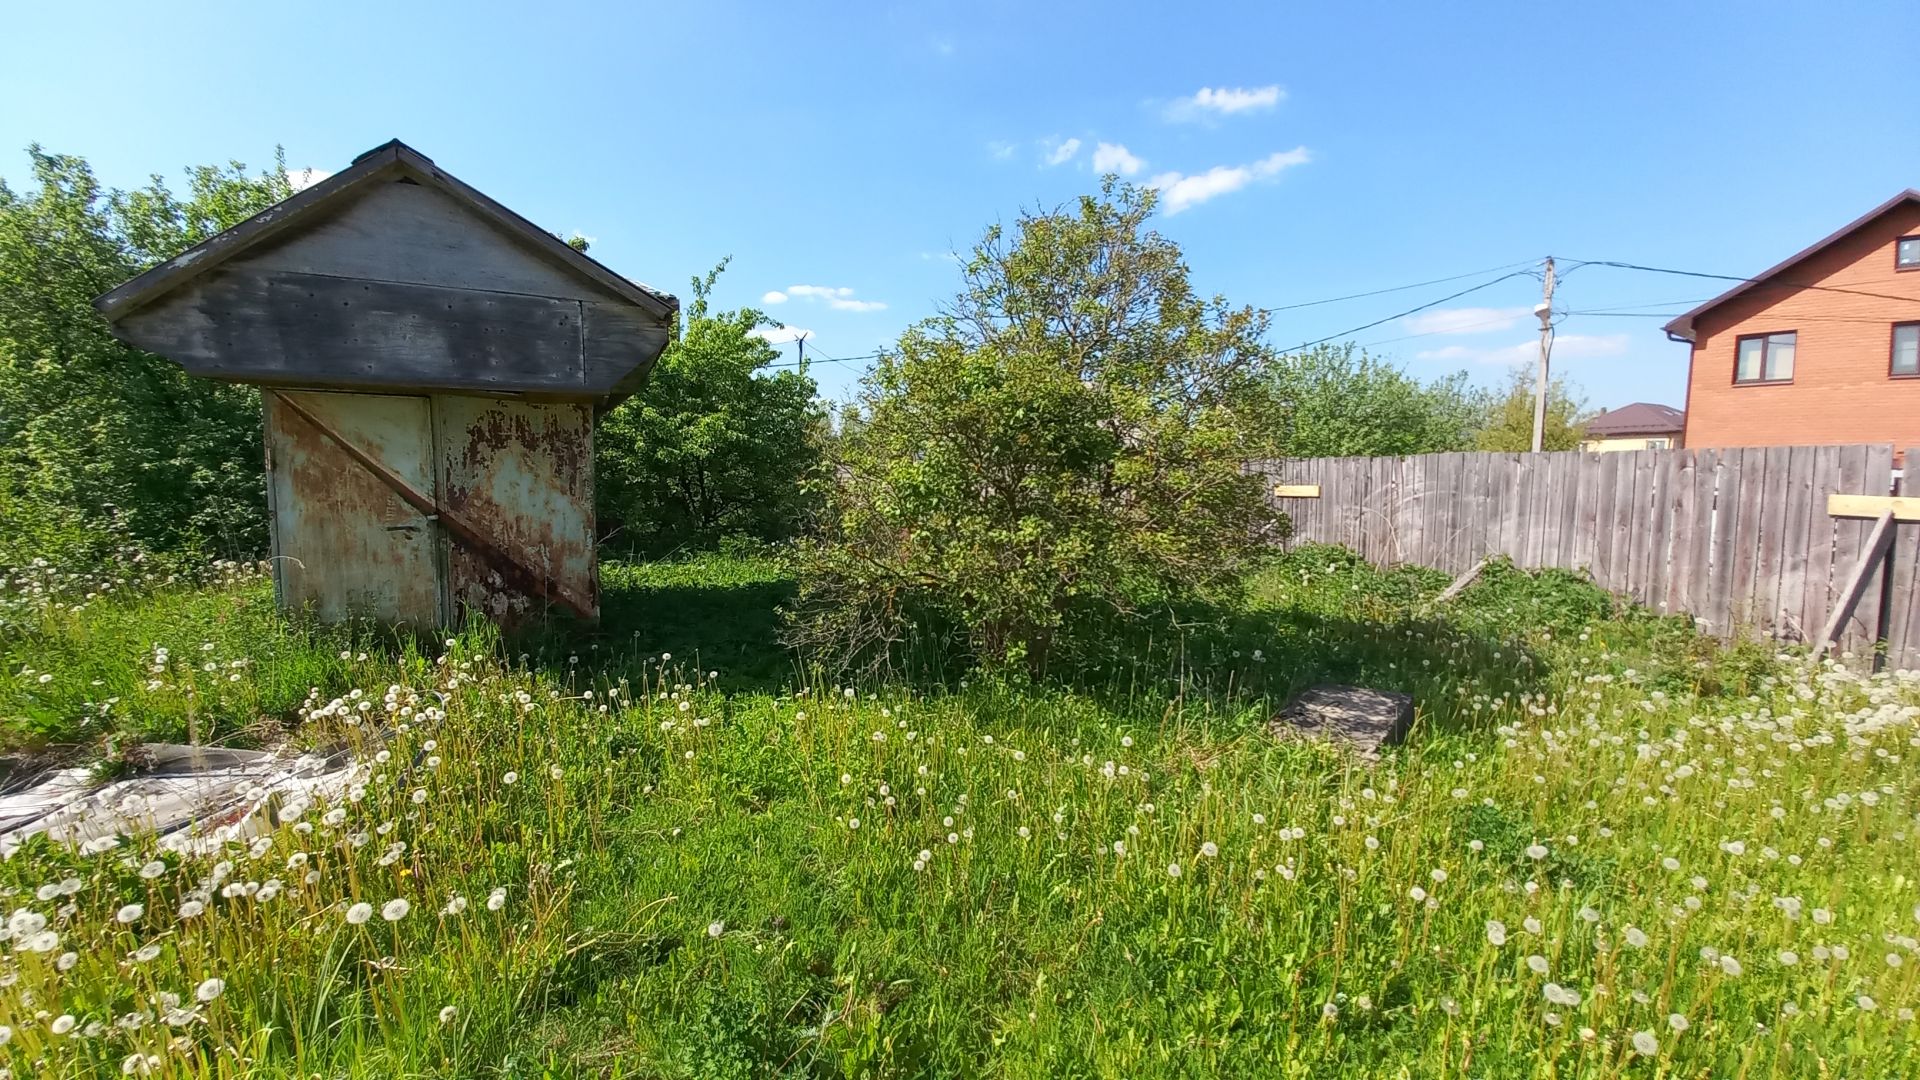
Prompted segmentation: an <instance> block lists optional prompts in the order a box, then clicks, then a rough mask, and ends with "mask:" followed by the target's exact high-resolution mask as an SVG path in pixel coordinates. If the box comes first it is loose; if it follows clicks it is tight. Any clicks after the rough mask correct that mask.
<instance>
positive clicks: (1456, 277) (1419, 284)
mask: <svg viewBox="0 0 1920 1080" xmlns="http://www.w3.org/2000/svg"><path fill="white" fill-rule="evenodd" d="M1539 261H1540V260H1538V259H1523V260H1521V261H1520V262H1510V263H1505V264H1502V265H1500V266H1490V267H1488V268H1487V269H1485V270H1471V271H1468V272H1467V273H1464V274H1453V275H1450V276H1448V277H1443V278H1434V279H1432V280H1431V281H1416V282H1414V283H1413V284H1411V285H1395V286H1393V287H1392V288H1390V289H1374V290H1372V291H1370V292H1358V293H1349V294H1347V295H1346V296H1330V297H1328V298H1327V299H1325V300H1303V301H1301V302H1300V303H1297V304H1280V305H1278V306H1276V307H1264V308H1257V309H1255V310H1257V311H1259V312H1260V314H1262V315H1271V314H1273V313H1274V312H1276V311H1296V310H1298V309H1300V308H1309V307H1319V306H1320V305H1322V304H1338V303H1341V302H1343V301H1346V300H1360V299H1363V298H1365V297H1369V296H1384V295H1386V294H1387V293H1396V292H1406V291H1407V290H1408V289H1420V288H1425V287H1426V286H1428V285H1444V284H1446V283H1447V282H1449V281H1463V280H1465V279H1467V278H1470V277H1479V276H1480V275H1482V274H1495V273H1499V272H1500V271H1502V270H1511V269H1513V268H1514V267H1516V266H1532V265H1533V264H1534V263H1537V262H1539ZM1509 276H1511V275H1509Z"/></svg>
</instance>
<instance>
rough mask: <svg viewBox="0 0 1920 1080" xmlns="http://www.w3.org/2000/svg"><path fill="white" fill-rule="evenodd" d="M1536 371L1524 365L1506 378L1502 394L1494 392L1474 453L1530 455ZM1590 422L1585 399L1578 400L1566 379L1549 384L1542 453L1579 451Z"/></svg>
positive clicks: (1474, 441)
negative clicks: (1525, 453)
mask: <svg viewBox="0 0 1920 1080" xmlns="http://www.w3.org/2000/svg"><path fill="white" fill-rule="evenodd" d="M1533 385H1534V373H1533V369H1532V368H1529V367H1527V366H1525V365H1521V366H1519V367H1516V368H1514V369H1513V371H1512V373H1510V374H1509V375H1508V376H1507V385H1506V388H1505V389H1503V390H1498V391H1495V392H1494V394H1493V396H1492V400H1491V401H1490V402H1489V404H1488V408H1487V414H1486V420H1485V422H1483V423H1482V425H1481V427H1480V430H1479V431H1477V432H1475V433H1474V436H1473V448H1474V449H1475V450H1504V451H1527V450H1532V449H1533ZM1587 419H1588V415H1587V409H1586V399H1585V398H1582V397H1578V396H1576V392H1575V391H1574V390H1572V389H1570V388H1569V387H1568V385H1567V382H1566V380H1565V379H1562V378H1560V377H1558V376H1556V377H1554V378H1553V379H1552V380H1551V381H1550V382H1549V383H1548V384H1547V424H1546V429H1545V430H1544V431H1543V432H1542V433H1541V437H1540V446H1541V449H1543V450H1578V449H1579V448H1580V438H1581V436H1582V435H1583V434H1585V431H1586V422H1587Z"/></svg>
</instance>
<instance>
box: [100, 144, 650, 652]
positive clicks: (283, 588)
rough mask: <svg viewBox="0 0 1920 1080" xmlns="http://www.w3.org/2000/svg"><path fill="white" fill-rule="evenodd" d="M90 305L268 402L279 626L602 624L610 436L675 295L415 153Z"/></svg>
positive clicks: (364, 165)
mask: <svg viewBox="0 0 1920 1080" xmlns="http://www.w3.org/2000/svg"><path fill="white" fill-rule="evenodd" d="M94 304H95V307H96V308H98V309H99V311H100V312H101V314H102V315H104V316H105V317H106V318H107V319H108V320H109V321H110V322H111V323H112V325H113V331H114V333H115V334H116V335H118V336H119V337H120V338H122V339H123V340H125V341H127V342H129V343H131V344H133V345H136V346H138V347H140V348H142V349H146V350H149V351H151V352H155V353H159V354H160V355H162V356H165V357H168V358H169V359H171V360H173V361H175V362H177V363H178V364H180V365H181V366H182V367H183V368H185V369H186V370H187V371H188V372H189V373H191V374H194V375H201V376H205V377H207V378H214V379H225V380H229V381H232V382H243V383H253V384H258V385H259V386H260V387H261V388H262V396H263V399H264V407H265V428H266V460H267V493H268V494H267V501H268V510H269V513H270V517H271V522H272V526H271V527H272V537H273V563H272V565H273V567H274V583H275V588H276V591H277V594H278V596H279V598H280V602H281V603H282V604H283V605H285V606H290V607H302V606H306V605H312V606H313V607H315V608H316V609H317V610H318V611H319V613H320V614H321V615H322V616H324V617H328V618H341V617H346V616H359V615H366V616H372V617H374V618H378V619H381V620H384V621H388V622H393V623H404V624H412V625H416V626H430V625H436V624H438V625H450V624H453V623H455V622H457V621H458V620H459V619H460V618H461V617H462V612H463V611H464V610H477V611H481V612H485V613H486V614H488V615H490V616H492V617H494V618H496V619H502V620H505V621H514V620H516V619H519V618H522V617H524V616H526V615H528V614H530V613H534V612H538V611H543V610H548V609H555V608H557V609H560V610H565V611H568V612H571V613H572V614H574V615H575V616H577V617H580V618H589V619H590V618H593V617H595V616H596V615H597V614H598V611H599V575H598V571H597V568H596V564H595V557H594V539H595V538H594V522H593V421H594V417H595V415H596V414H597V413H598V412H599V411H602V410H604V409H606V408H609V407H611V406H612V405H614V404H616V403H618V402H619V401H621V400H622V399H624V398H626V397H627V396H629V395H631V394H632V393H634V392H635V391H636V390H638V389H639V388H640V386H641V385H642V384H643V383H644V382H645V380H646V376H647V372H648V371H649V370H650V369H651V368H652V366H653V363H654V361H655V360H656V359H658V358H659V356H660V352H661V350H662V349H663V348H665V346H666V343H667V338H668V334H669V331H670V327H671V326H672V324H673V321H674V318H675V312H676V310H677V309H678V307H679V302H678V301H676V300H675V299H674V298H673V297H672V296H669V295H667V294H665V293H661V292H657V291H655V290H653V289H650V288H647V287H646V286H644V285H639V284H636V283H635V282H632V281H629V280H627V279H626V278H624V277H621V276H620V275H619V274H616V273H614V272H613V271H611V270H609V269H607V268H606V267H604V266H602V265H600V263H598V262H596V261H595V260H593V259H591V258H588V257H587V256H586V255H585V254H583V253H581V252H578V251H575V250H574V249H573V248H571V247H569V246H568V245H567V244H565V243H563V242H561V241H560V240H559V239H557V238H555V237H554V236H552V235H550V234H548V233H547V232H545V231H544V230H542V229H540V228H538V227H536V226H534V225H533V224H532V223H531V222H529V221H527V220H526V219H525V218H522V217H521V216H519V215H518V214H515V213H514V212H513V211H511V210H509V209H507V208H506V207H504V206H501V205H500V204H499V203H497V202H494V201H493V200H492V199H490V198H488V197H487V196H485V195H483V194H481V193H480V192H478V191H476V190H474V189H473V188H470V187H468V186H467V185H466V184H463V183H461V182H460V181H459V180H457V179H455V178H454V177H453V176H451V175H449V174H448V173H447V172H445V171H444V170H442V169H440V168H439V167H438V166H436V165H435V164H434V163H433V161H432V160H431V159H429V158H427V157H425V156H423V155H421V154H420V153H419V152H417V151H415V150H413V149H412V148H410V147H408V146H406V145H405V144H403V143H401V142H399V141H398V140H395V141H393V142H389V143H386V144H385V145H382V146H379V147H376V148H374V149H372V150H369V151H368V152H366V153H365V154H362V155H360V156H359V157H358V158H355V159H354V162H353V165H352V166H351V167H350V168H348V169H346V170H345V171H343V172H340V173H338V174H336V175H334V176H331V177H328V178H327V179H325V180H322V181H321V182H319V183H317V184H315V185H314V186H312V187H310V188H308V189H306V190H304V191H301V192H299V193H297V194H295V195H294V196H292V197H291V198H289V199H287V200H286V201H284V202H282V203H280V204H278V205H276V206H274V207H272V208H271V209H268V210H265V211H263V212H261V213H260V214H257V215H255V216H254V217H252V218H249V219H248V220H246V221H244V222H242V223H240V224H239V225H236V226H234V227H233V228H231V229H229V230H227V231H226V232H223V233H221V234H220V235H218V236H215V237H213V238H211V239H209V240H207V241H206V242H205V243H203V244H200V245H199V246H198V247H195V248H193V249H192V250H190V251H187V252H186V253H184V254H182V255H180V256H178V257H177V258H174V259H172V260H170V261H168V262H166V263H162V264H161V265H159V266H156V267H154V268H153V269H152V270H149V271H147V272H146V273H144V274H141V275H140V276H139V277H136V278H134V279H133V280H131V281H129V282H127V283H126V284H124V285H122V286H120V287H119V288H117V289H114V290H113V291H112V292H109V293H107V294H106V295H104V296H102V297H100V298H99V299H98V300H96V301H95V302H94Z"/></svg>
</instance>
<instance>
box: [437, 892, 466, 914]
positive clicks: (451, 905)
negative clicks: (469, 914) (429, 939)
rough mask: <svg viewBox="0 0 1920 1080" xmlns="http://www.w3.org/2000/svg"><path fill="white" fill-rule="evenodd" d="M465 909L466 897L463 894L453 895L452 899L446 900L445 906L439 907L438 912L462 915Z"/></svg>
mask: <svg viewBox="0 0 1920 1080" xmlns="http://www.w3.org/2000/svg"><path fill="white" fill-rule="evenodd" d="M466 910H467V898H466V897H464V896H455V897H454V898H453V899H451V900H449V901H447V906H446V907H443V908H441V909H440V914H442V915H462V914H465V913H466Z"/></svg>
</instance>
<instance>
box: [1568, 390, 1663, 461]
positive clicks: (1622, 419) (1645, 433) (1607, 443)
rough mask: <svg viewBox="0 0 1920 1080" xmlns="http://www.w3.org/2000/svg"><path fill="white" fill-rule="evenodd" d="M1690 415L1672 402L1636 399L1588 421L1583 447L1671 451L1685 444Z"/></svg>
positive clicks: (1586, 448)
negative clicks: (1663, 403) (1661, 402)
mask: <svg viewBox="0 0 1920 1080" xmlns="http://www.w3.org/2000/svg"><path fill="white" fill-rule="evenodd" d="M1686 429H1687V414H1686V413H1683V412H1681V411H1680V410H1679V409H1676V408H1674V407H1673V406H1671V405H1655V404H1654V403H1653V402H1650V401H1636V402H1634V403H1633V404H1631V405H1622V406H1620V407H1619V408H1617V409H1614V410H1613V411H1611V412H1604V413H1601V414H1600V415H1599V416H1596V417H1594V418H1593V419H1592V420H1589V421H1587V425H1586V434H1585V436H1584V437H1583V438H1582V439H1581V442H1580V449H1582V450H1599V451H1603V452H1604V451H1608V450H1670V449H1674V448H1677V447H1680V446H1684V445H1686V444H1685V441H1684V440H1685V435H1686Z"/></svg>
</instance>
